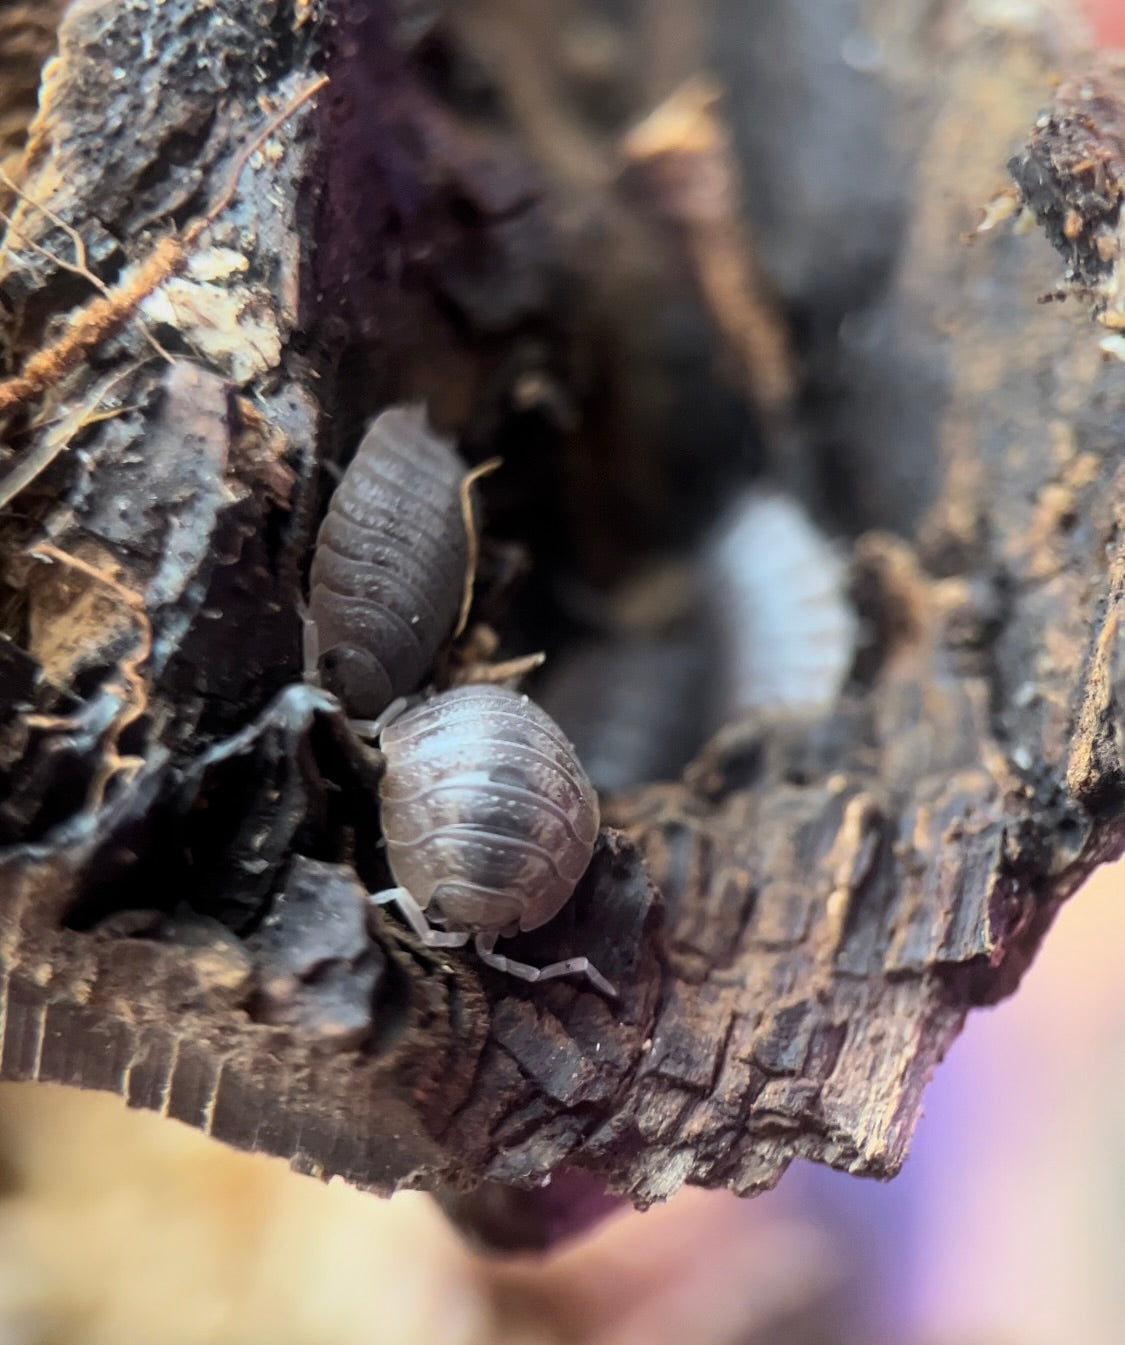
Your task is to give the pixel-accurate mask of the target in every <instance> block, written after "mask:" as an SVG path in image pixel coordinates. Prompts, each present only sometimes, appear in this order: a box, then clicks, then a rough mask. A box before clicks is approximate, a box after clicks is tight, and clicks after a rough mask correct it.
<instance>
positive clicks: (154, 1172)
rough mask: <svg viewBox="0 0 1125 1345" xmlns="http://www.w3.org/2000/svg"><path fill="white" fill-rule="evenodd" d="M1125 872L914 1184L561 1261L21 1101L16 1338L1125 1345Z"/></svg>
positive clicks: (7, 1196)
mask: <svg viewBox="0 0 1125 1345" xmlns="http://www.w3.org/2000/svg"><path fill="white" fill-rule="evenodd" d="M1123 896H1125V865H1122V864H1118V865H1117V866H1115V867H1112V868H1105V869H1103V870H1101V871H1100V872H1099V873H1098V874H1097V875H1095V877H1094V878H1093V879H1092V880H1091V882H1090V883H1089V884H1088V885H1087V886H1086V888H1085V889H1084V890H1083V891H1082V892H1081V893H1079V895H1078V896H1077V897H1076V898H1075V899H1074V900H1072V901H1071V902H1070V903H1069V904H1068V905H1067V906H1066V907H1064V909H1063V911H1062V913H1061V915H1060V916H1059V919H1058V922H1057V925H1056V927H1055V928H1054V930H1053V931H1052V933H1051V935H1050V936H1049V937H1048V939H1047V942H1046V944H1045V947H1044V949H1043V952H1042V954H1041V956H1040V957H1039V959H1038V960H1037V961H1036V963H1035V965H1034V966H1033V967H1032V969H1031V971H1030V972H1029V973H1028V975H1027V977H1026V979H1025V981H1024V983H1023V985H1022V987H1021V989H1020V991H1019V993H1018V994H1017V995H1016V996H1015V997H1014V998H1013V999H1011V1000H1009V1001H1007V1002H1005V1003H1004V1004H1001V1005H1000V1006H999V1007H997V1008H995V1009H992V1010H988V1011H982V1012H978V1013H976V1014H974V1015H973V1016H972V1018H971V1019H970V1021H969V1024H968V1026H967V1028H966V1030H965V1032H964V1034H963V1035H962V1037H961V1038H960V1039H959V1040H958V1042H957V1043H956V1045H955V1046H954V1048H953V1050H952V1052H951V1053H950V1055H949V1058H948V1059H947V1061H946V1062H945V1064H944V1065H943V1066H942V1068H941V1069H940V1070H939V1071H938V1073H937V1076H936V1078H935V1079H934V1082H933V1084H932V1085H931V1087H930V1090H929V1092H928V1093H927V1097H926V1109H925V1115H924V1117H923V1119H922V1122H921V1124H920V1126H919V1129H918V1134H917V1139H916V1142H915V1145H914V1149H913V1152H912V1153H911V1156H910V1158H909V1160H908V1161H907V1164H906V1167H905V1169H904V1170H903V1172H902V1174H901V1176H899V1177H898V1178H896V1179H895V1180H894V1181H893V1182H890V1183H888V1184H886V1185H877V1184H875V1183H871V1182H865V1181H860V1180H858V1179H856V1178H851V1177H847V1176H845V1175H842V1174H839V1173H833V1172H830V1171H827V1170H822V1169H816V1168H812V1167H809V1166H794V1167H793V1168H791V1169H790V1171H789V1172H788V1173H787V1175H786V1176H785V1177H784V1178H783V1179H782V1182H781V1184H780V1186H779V1187H778V1188H777V1189H776V1190H774V1191H772V1192H770V1193H768V1194H766V1195H764V1196H761V1197H759V1198H758V1199H757V1200H752V1201H738V1200H736V1199H734V1198H733V1197H730V1196H727V1195H725V1194H720V1193H713V1192H701V1191H686V1192H684V1193H683V1194H682V1195H681V1196H679V1197H677V1198H676V1199H675V1200H673V1201H671V1202H670V1203H669V1204H668V1205H667V1206H664V1207H662V1208H659V1209H654V1210H651V1211H649V1212H648V1213H646V1214H634V1213H629V1214H624V1215H619V1216H617V1217H616V1218H614V1219H612V1220H611V1221H609V1222H608V1223H606V1224H604V1225H602V1227H601V1228H600V1229H599V1230H598V1231H597V1232H596V1233H595V1234H594V1235H593V1236H591V1237H589V1238H587V1239H585V1240H584V1241H581V1242H579V1243H576V1244H573V1245H572V1246H570V1247H564V1248H563V1249H562V1250H561V1251H559V1252H558V1253H556V1255H555V1256H554V1257H552V1258H550V1259H548V1260H546V1261H537V1260H531V1259H528V1260H525V1261H490V1260H488V1259H486V1258H484V1257H481V1256H478V1255H477V1254H476V1253H474V1252H473V1251H471V1250H470V1249H469V1248H468V1247H467V1246H466V1245H465V1244H464V1243H463V1242H462V1241H461V1240H460V1239H459V1237H458V1235H457V1234H456V1233H455V1232H454V1231H453V1229H452V1228H451V1226H450V1225H449V1224H448V1223H447V1222H446V1221H445V1218H444V1216H443V1215H442V1214H441V1213H440V1212H439V1211H438V1209H437V1206H436V1205H434V1204H433V1203H432V1202H431V1201H430V1199H429V1198H428V1197H427V1196H423V1195H420V1194H416V1193H409V1192H408V1193H405V1194H403V1195H401V1196H398V1197H396V1198H395V1199H394V1200H391V1201H386V1202H385V1201H381V1200H378V1199H376V1198H375V1197H373V1196H368V1195H364V1194H362V1193H360V1192H356V1191H351V1190H348V1189H346V1188H344V1187H343V1186H341V1185H339V1184H336V1183H334V1184H332V1185H329V1186H322V1185H319V1184H318V1183H316V1182H315V1181H313V1180H312V1179H310V1178H306V1177H299V1176H296V1175H295V1174H293V1173H291V1172H290V1171H289V1170H288V1169H287V1168H286V1167H285V1165H284V1164H283V1163H280V1162H278V1161H275V1160H271V1159H265V1158H260V1157H251V1156H248V1155H245V1154H239V1153H234V1152H232V1151H229V1150H226V1149H224V1148H222V1147H221V1146H219V1145H217V1144H215V1143H213V1142H211V1141H208V1140H206V1139H204V1138H203V1137H202V1136H200V1135H198V1134H196V1133H195V1132H194V1131H191V1130H188V1129H186V1128H185V1127H183V1126H180V1125H178V1124H176V1123H174V1122H169V1121H162V1120H160V1119H158V1118H157V1117H154V1116H151V1115H148V1114H147V1113H129V1112H128V1111H127V1110H126V1108H125V1107H124V1106H123V1105H122V1104H121V1103H120V1102H118V1101H117V1099H115V1098H111V1097H106V1096H102V1095H99V1094H93V1093H77V1092H71V1091H69V1090H64V1089H59V1088H53V1087H42V1086H33V1085H23V1084H8V1085H5V1086H2V1087H0V1165H2V1166H0V1180H2V1183H3V1199H2V1200H0V1342H3V1345H8V1342H12V1343H13V1345H15V1343H16V1342H18V1343H20V1345H24V1343H25V1342H26V1343H27V1345H32V1343H35V1345H39V1343H41V1342H42V1343H46V1342H51V1343H54V1342H59V1343H60V1345H61V1343H63V1342H66V1343H68V1345H103V1342H104V1345H109V1343H110V1342H113V1343H114V1345H119V1343H120V1342H123V1341H143V1342H153V1345H175V1343H177V1342H184V1343H185V1345H187V1342H257V1341H263V1342H265V1341H269V1342H273V1345H312V1343H313V1342H317V1345H337V1343H338V1345H345V1342H346V1343H347V1345H364V1343H365V1342H372V1343H373V1345H374V1343H375V1342H379V1343H380V1345H444V1343H445V1342H450V1343H452V1342H457V1343H458V1345H460V1343H461V1342H464V1343H465V1345H470V1343H476V1342H480V1343H481V1345H483V1343H484V1342H499V1343H501V1345H508V1343H509V1342H526V1343H527V1345H533V1343H534V1342H542V1345H552V1343H553V1342H590V1343H591V1345H640V1343H641V1342H646V1343H647V1345H665V1343H667V1345H672V1343H673V1342H675V1343H676V1345H680V1343H681V1342H685V1341H690V1342H693V1343H694V1345H759V1342H760V1343H761V1345H767V1343H768V1345H860V1342H863V1345H1072V1343H1073V1342H1076V1341H1081V1342H1083V1345H1119V1342H1120V1341H1121V1338H1122V1335H1121V1323H1122V1321H1123V1320H1125V1275H1123V1274H1122V1263H1123V1261H1125V1144H1123V1141H1122V1135H1123V1134H1125V1054H1123V1052H1122V1050H1121V1042H1122V1041H1123V1040H1125V984H1123V981H1122V976H1121V958H1122V949H1123V948H1125V901H1123V900H1122V897H1123Z"/></svg>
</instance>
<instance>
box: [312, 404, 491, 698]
mask: <svg viewBox="0 0 1125 1345" xmlns="http://www.w3.org/2000/svg"><path fill="white" fill-rule="evenodd" d="M467 473H468V468H467V467H466V465H465V463H464V462H462V460H461V459H460V457H458V455H457V453H456V452H455V451H454V449H453V446H452V445H451V444H450V443H449V442H448V441H447V440H445V439H442V438H440V437H439V436H438V435H436V434H434V433H433V431H432V430H431V429H430V428H429V426H428V424H427V421H426V413H425V410H424V408H422V407H420V406H394V407H391V408H390V409H389V410H386V411H384V412H383V413H382V414H381V415H380V416H379V417H378V418H377V419H376V420H375V421H374V422H373V424H372V425H371V427H370V429H369V430H368V431H367V433H366V434H365V435H364V436H363V440H362V442H361V443H360V445H359V448H358V449H357V451H356V455H355V457H354V458H353V459H352V461H351V463H350V465H349V466H348V469H347V471H346V472H345V473H344V476H343V480H342V481H341V482H340V484H339V486H338V487H337V488H336V491H335V493H334V494H333V496H332V501H331V503H330V505H329V507H328V513H327V515H326V516H325V519H324V522H323V523H322V524H321V527H320V532H319V533H318V534H317V539H316V551H315V553H314V555H313V563H312V571H311V573H310V575H309V610H308V618H309V623H310V625H311V627H312V640H313V641H314V642H315V658H316V666H317V670H318V672H319V676H320V681H321V685H322V686H324V687H325V688H326V689H327V690H329V691H331V692H333V693H334V694H335V695H336V696H338V697H339V699H340V700H341V702H342V703H343V705H344V708H345V709H346V710H347V712H348V714H349V715H350V716H352V717H353V718H355V719H373V718H375V717H376V716H377V715H379V714H380V713H381V712H382V711H383V710H384V709H386V707H387V706H388V705H389V704H390V703H391V701H393V700H394V699H395V698H396V697H397V696H402V695H405V694H407V693H409V692H411V691H414V690H415V689H416V688H417V687H418V686H419V685H420V684H421V682H422V680H423V679H424V678H425V676H426V674H427V673H428V672H429V671H430V669H431V667H432V666H433V662H434V659H435V657H436V656H437V653H438V650H439V649H440V648H441V645H442V643H443V642H444V641H445V640H446V639H447V638H448V637H449V636H450V634H451V633H452V631H453V628H454V625H455V623H456V621H457V615H458V612H459V610H460V606H461V600H462V596H463V593H464V587H465V573H466V568H467V566H468V563H469V539H468V535H467V532H466V528H465V519H464V516H463V511H462V502H461V497H462V490H463V485H464V482H465V478H466V475H467Z"/></svg>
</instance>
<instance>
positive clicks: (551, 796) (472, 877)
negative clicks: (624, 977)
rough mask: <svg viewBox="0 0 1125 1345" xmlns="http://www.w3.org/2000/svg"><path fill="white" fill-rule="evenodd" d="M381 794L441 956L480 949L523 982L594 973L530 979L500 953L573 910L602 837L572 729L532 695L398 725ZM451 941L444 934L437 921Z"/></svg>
mask: <svg viewBox="0 0 1125 1345" xmlns="http://www.w3.org/2000/svg"><path fill="white" fill-rule="evenodd" d="M380 746H381V747H382V750H383V754H384V756H385V757H386V760H387V769H386V773H385V774H384V776H383V778H382V780H381V782H380V785H379V796H380V801H381V805H382V818H383V835H384V836H385V838H386V843H387V860H388V862H389V864H390V868H391V874H392V876H393V877H394V880H395V882H396V883H397V884H398V887H395V888H392V889H391V890H390V891H389V892H384V893H379V894H378V895H377V897H376V898H375V900H377V901H379V902H389V901H394V902H396V903H397V905H398V907H399V909H400V910H401V911H402V913H403V915H404V916H405V917H406V918H407V920H409V922H410V924H411V925H412V926H413V927H414V929H415V931H416V932H417V933H418V935H419V936H420V937H421V938H422V939H423V940H424V941H425V942H426V943H428V944H430V945H431V946H434V947H459V946H461V945H463V944H465V943H468V941H469V939H470V938H473V939H474V941H475V946H476V950H477V953H478V954H479V955H480V957H481V958H482V959H483V960H484V961H485V962H487V963H488V964H489V965H490V966H494V967H496V968H498V969H499V970H501V971H508V972H511V973H512V974H513V975H516V976H521V977H523V978H524V979H525V980H529V981H539V980H545V979H547V978H549V977H553V976H564V975H568V974H571V973H577V972H584V973H585V974H586V976H587V977H588V978H589V980H590V981H591V982H592V983H593V984H594V985H595V986H597V987H598V989H600V990H602V991H604V992H605V993H607V994H610V995H612V994H613V993H614V991H613V988H612V987H611V986H610V985H609V983H608V982H607V981H606V980H605V978H604V977H603V976H601V975H600V973H599V972H598V971H596V970H595V968H593V967H592V966H590V964H589V962H588V961H587V959H586V958H584V957H576V958H570V959H568V960H567V961H565V962H556V963H553V964H552V965H551V966H548V967H530V966H528V965H527V964H526V963H522V962H513V961H512V960H511V959H509V958H506V957H504V956H502V955H501V954H499V953H496V952H494V951H493V948H494V946H495V943H496V939H497V937H498V936H500V935H508V934H515V933H517V932H518V931H519V930H528V929H537V928H538V927H539V926H540V925H545V924H546V923H547V921H548V920H550V919H551V918H552V917H553V916H555V915H556V914H557V913H558V911H559V910H561V909H562V907H563V906H564V905H565V903H566V902H567V901H568V900H569V898H570V896H571V894H572V893H573V891H574V888H575V885H576V884H577V883H578V880H579V879H580V878H581V877H582V875H583V873H585V871H586V868H587V866H588V865H589V863H590V856H591V855H592V853H593V850H594V843H595V841H596V840H597V837H598V825H599V810H598V796H597V794H596V793H595V792H594V788H593V786H592V785H591V784H590V781H589V779H588V778H587V776H586V772H585V771H584V770H583V769H582V766H581V764H580V763H579V761H578V758H577V756H576V755H575V752H574V748H573V747H572V746H571V745H570V743H569V742H568V741H567V740H566V738H565V737H564V735H563V732H562V730H561V729H560V728H559V726H558V725H557V724H556V723H555V722H554V720H553V719H551V717H550V716H549V715H548V714H546V713H545V712H544V711H543V710H541V709H540V708H539V706H537V705H536V704H535V703H534V702H533V701H531V700H529V699H528V697H527V696H523V695H520V694H519V693H518V692H515V691H508V690H506V689H504V688H502V687H494V686H465V687H458V688H455V689H454V690H452V691H445V692H443V693H442V694H441V695H438V696H434V697H433V698H432V699H430V700H428V701H425V702H424V703H423V704H422V705H420V706H418V707H417V708H415V709H412V710H408V711H407V712H406V713H405V714H403V715H400V716H399V717H398V718H397V719H395V720H393V721H392V722H391V723H390V724H389V725H388V726H387V727H386V728H385V729H384V730H383V733H382V739H381V742H380ZM427 913H428V914H429V916H430V918H431V919H433V920H435V921H436V922H437V923H438V924H440V925H442V926H444V928H443V929H441V930H435V929H432V928H431V927H430V925H429V922H428V920H427V918H426V914H427Z"/></svg>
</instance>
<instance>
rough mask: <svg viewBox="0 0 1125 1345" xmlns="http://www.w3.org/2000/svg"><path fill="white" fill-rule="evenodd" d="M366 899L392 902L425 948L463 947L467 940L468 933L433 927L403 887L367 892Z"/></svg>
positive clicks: (384, 902) (378, 902)
mask: <svg viewBox="0 0 1125 1345" xmlns="http://www.w3.org/2000/svg"><path fill="white" fill-rule="evenodd" d="M367 900H368V901H369V902H370V903H371V905H372V906H387V905H389V904H390V903H391V902H393V903H394V904H395V905H396V906H397V907H398V909H399V912H400V914H401V915H402V918H403V919H404V920H405V921H406V923H407V924H408V925H409V926H410V928H411V929H412V930H413V931H414V933H415V934H417V935H418V937H419V939H421V941H422V942H423V943H424V944H425V945H426V947H427V948H464V946H465V944H467V943H468V942H469V936H468V934H464V933H457V932H451V931H449V930H445V929H434V927H433V925H431V924H430V922H429V921H428V920H427V919H426V912H425V911H424V910H423V909H422V908H421V906H419V905H418V903H417V902H416V901H415V900H414V898H413V897H412V896H411V895H410V893H409V892H408V891H407V890H406V888H405V887H388V888H387V890H386V891H385V892H369V893H368V894H367Z"/></svg>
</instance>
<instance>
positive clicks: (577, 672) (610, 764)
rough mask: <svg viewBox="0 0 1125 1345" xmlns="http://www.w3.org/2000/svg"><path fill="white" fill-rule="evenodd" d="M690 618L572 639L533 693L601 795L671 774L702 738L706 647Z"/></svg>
mask: <svg viewBox="0 0 1125 1345" xmlns="http://www.w3.org/2000/svg"><path fill="white" fill-rule="evenodd" d="M700 625H702V623H693V624H691V625H690V626H687V628H685V629H682V630H675V631H660V632H657V633H653V634H633V633H631V632H630V633H625V634H621V635H616V636H608V637H606V636H603V637H601V638H598V639H591V640H587V641H584V642H583V643H581V644H578V645H577V646H575V647H574V648H573V649H571V650H568V651H567V652H565V653H564V654H563V655H562V657H561V658H560V659H559V660H558V662H557V663H555V664H553V665H552V664H548V671H547V675H546V677H545V678H544V679H543V681H542V684H541V686H540V687H539V688H538V689H537V692H536V694H537V695H538V697H539V702H540V704H541V705H542V706H543V708H544V709H545V710H546V711H548V713H550V714H551V715H553V716H554V717H555V719H556V720H557V721H558V723H559V725H560V727H561V728H562V730H563V732H564V733H566V734H567V736H568V737H569V738H570V740H571V742H573V743H574V745H575V747H576V749H577V751H578V754H579V756H580V757H581V759H582V764H583V765H584V767H585V769H586V773H587V774H588V775H589V777H590V780H591V781H592V783H593V784H594V786H595V788H597V789H598V790H600V791H602V792H603V793H606V794H614V793H619V792H620V791H622V790H625V789H632V788H633V787H634V786H636V785H640V784H650V783H653V782H655V781H658V780H674V779H676V777H677V776H678V775H679V774H680V772H681V771H682V770H683V768H684V767H685V766H686V765H687V764H688V762H689V761H690V760H691V758H692V754H693V753H694V752H695V751H696V750H697V749H698V747H699V745H700V743H702V742H703V740H704V738H705V737H706V728H707V724H706V718H705V713H706V709H707V691H708V689H709V686H710V678H709V673H710V668H709V666H708V665H709V663H710V662H711V659H710V650H709V649H708V647H707V645H706V643H705V641H704V632H703V630H701V629H699V628H698V627H699V626H700Z"/></svg>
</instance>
